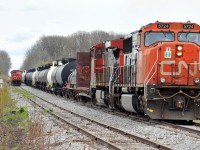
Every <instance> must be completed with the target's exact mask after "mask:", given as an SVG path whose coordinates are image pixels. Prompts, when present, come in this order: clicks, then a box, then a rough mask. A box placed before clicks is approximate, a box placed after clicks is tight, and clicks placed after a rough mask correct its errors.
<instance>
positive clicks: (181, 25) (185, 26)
mask: <svg viewBox="0 0 200 150" xmlns="http://www.w3.org/2000/svg"><path fill="white" fill-rule="evenodd" d="M144 29H145V30H148V29H149V30H152V29H158V30H170V29H172V30H177V29H178V30H180V29H182V30H197V31H198V30H199V32H200V26H199V25H198V24H197V23H192V22H189V21H188V22H158V21H157V22H155V23H150V24H148V25H146V26H143V27H141V30H144Z"/></svg>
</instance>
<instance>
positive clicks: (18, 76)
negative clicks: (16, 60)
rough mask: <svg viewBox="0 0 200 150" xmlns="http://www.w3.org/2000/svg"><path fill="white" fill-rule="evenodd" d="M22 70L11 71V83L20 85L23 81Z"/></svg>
mask: <svg viewBox="0 0 200 150" xmlns="http://www.w3.org/2000/svg"><path fill="white" fill-rule="evenodd" d="M22 72H23V71H21V70H12V71H11V72H10V73H11V84H12V85H14V86H15V85H16V86H20V85H21V83H22Z"/></svg>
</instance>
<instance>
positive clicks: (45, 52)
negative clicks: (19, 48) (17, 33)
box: [21, 30, 124, 70]
mask: <svg viewBox="0 0 200 150" xmlns="http://www.w3.org/2000/svg"><path fill="white" fill-rule="evenodd" d="M123 36H124V35H123V34H116V33H114V32H110V33H108V32H104V31H100V30H96V31H92V32H85V31H79V32H76V33H74V34H72V35H69V36H56V35H55V36H42V37H41V38H40V39H39V40H38V41H36V43H35V44H34V45H33V46H32V47H31V48H29V49H28V50H27V52H26V54H25V59H24V61H23V63H22V66H21V69H22V70H27V69H31V68H34V67H36V66H41V65H44V64H47V63H51V62H52V61H54V60H58V59H62V58H76V53H77V52H89V50H90V47H92V46H93V45H95V44H98V43H99V42H101V41H106V40H112V39H117V38H120V37H123Z"/></svg>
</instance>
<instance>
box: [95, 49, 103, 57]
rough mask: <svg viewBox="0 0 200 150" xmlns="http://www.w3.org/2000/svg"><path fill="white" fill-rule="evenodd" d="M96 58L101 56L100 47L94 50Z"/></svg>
mask: <svg viewBox="0 0 200 150" xmlns="http://www.w3.org/2000/svg"><path fill="white" fill-rule="evenodd" d="M96 58H102V49H97V50H96Z"/></svg>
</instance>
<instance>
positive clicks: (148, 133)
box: [22, 86, 200, 150]
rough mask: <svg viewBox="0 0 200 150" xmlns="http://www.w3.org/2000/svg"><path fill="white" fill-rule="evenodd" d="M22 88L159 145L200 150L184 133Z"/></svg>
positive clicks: (199, 141)
mask: <svg viewBox="0 0 200 150" xmlns="http://www.w3.org/2000/svg"><path fill="white" fill-rule="evenodd" d="M22 88H24V89H26V90H27V91H29V92H31V93H33V94H35V95H37V96H39V97H41V98H44V99H45V100H48V101H50V102H53V103H55V104H56V105H58V106H61V107H63V108H65V109H68V110H71V111H73V112H75V113H78V114H81V115H82V116H87V117H89V118H91V119H94V120H98V121H101V122H104V123H106V124H107V125H109V126H113V127H116V128H120V129H121V130H124V131H125V132H129V133H133V134H137V135H138V136H141V137H145V138H147V139H150V140H152V141H154V142H157V143H159V144H164V145H166V146H168V147H171V148H172V149H180V150H183V149H200V140H199V139H198V138H194V137H190V136H188V135H185V134H183V133H178V132H173V131H169V130H165V129H161V128H159V127H156V126H155V125H147V124H145V123H142V122H137V121H133V120H131V119H128V118H123V117H119V116H116V115H111V114H108V113H105V112H102V111H101V110H96V109H92V108H88V107H86V106H85V107H84V106H82V105H80V104H79V103H76V102H74V101H71V100H67V99H64V98H61V97H57V96H55V95H51V94H49V93H46V92H43V91H40V90H37V89H34V88H32V87H28V86H22Z"/></svg>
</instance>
